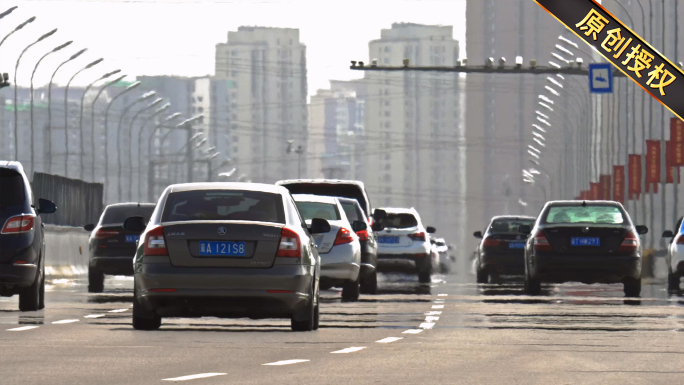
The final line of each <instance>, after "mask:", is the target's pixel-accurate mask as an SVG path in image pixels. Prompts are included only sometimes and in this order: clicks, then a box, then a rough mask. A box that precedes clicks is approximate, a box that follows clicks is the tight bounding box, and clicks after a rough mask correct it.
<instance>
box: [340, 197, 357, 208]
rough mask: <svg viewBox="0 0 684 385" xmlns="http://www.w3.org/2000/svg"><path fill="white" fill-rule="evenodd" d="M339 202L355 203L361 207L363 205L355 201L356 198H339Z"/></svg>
mask: <svg viewBox="0 0 684 385" xmlns="http://www.w3.org/2000/svg"><path fill="white" fill-rule="evenodd" d="M337 200H339V201H340V202H342V203H353V204H355V205H357V206H359V207H361V204H360V203H359V201H358V200H356V199H354V198H345V197H337Z"/></svg>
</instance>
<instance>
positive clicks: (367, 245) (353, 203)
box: [338, 198, 378, 294]
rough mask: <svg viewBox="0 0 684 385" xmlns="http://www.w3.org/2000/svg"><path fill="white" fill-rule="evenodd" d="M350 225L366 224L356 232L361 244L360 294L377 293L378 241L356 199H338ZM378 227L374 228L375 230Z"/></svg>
mask: <svg viewBox="0 0 684 385" xmlns="http://www.w3.org/2000/svg"><path fill="white" fill-rule="evenodd" d="M338 200H339V201H340V204H341V205H342V208H343V209H344V212H345V214H346V215H347V219H349V222H350V223H354V222H355V221H360V222H364V223H366V226H367V227H366V229H365V230H361V231H357V232H356V235H358V236H359V243H361V293H363V294H377V293H378V273H377V271H376V267H377V265H378V240H377V237H376V236H375V232H374V231H373V229H372V226H371V222H370V220H369V219H368V218H367V217H366V214H365V213H364V212H363V209H361V205H360V204H359V202H358V201H357V200H356V199H351V198H338ZM377 228H378V227H377V226H376V229H377Z"/></svg>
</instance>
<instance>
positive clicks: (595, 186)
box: [589, 183, 601, 201]
mask: <svg viewBox="0 0 684 385" xmlns="http://www.w3.org/2000/svg"><path fill="white" fill-rule="evenodd" d="M600 191H601V184H600V183H589V199H590V200H592V201H597V200H598V199H599V193H600Z"/></svg>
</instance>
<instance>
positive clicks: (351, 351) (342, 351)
mask: <svg viewBox="0 0 684 385" xmlns="http://www.w3.org/2000/svg"><path fill="white" fill-rule="evenodd" d="M365 348H366V347H365V346H360V347H358V346H357V347H351V348H346V349H342V350H338V351H335V352H330V353H333V354H344V353H354V352H358V351H359V350H363V349H365Z"/></svg>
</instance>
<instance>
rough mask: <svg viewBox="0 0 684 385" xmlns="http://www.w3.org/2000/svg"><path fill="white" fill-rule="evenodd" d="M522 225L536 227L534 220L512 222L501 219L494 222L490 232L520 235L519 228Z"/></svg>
mask: <svg viewBox="0 0 684 385" xmlns="http://www.w3.org/2000/svg"><path fill="white" fill-rule="evenodd" d="M520 225H528V226H532V225H534V220H519V219H516V220H512V219H500V220H496V221H494V222H492V225H491V227H490V228H489V232H490V233H491V234H518V227H519V226H520Z"/></svg>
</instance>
